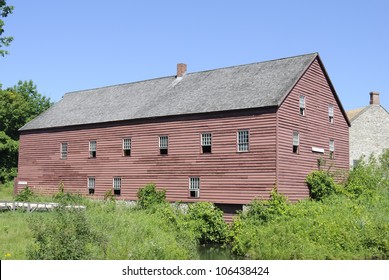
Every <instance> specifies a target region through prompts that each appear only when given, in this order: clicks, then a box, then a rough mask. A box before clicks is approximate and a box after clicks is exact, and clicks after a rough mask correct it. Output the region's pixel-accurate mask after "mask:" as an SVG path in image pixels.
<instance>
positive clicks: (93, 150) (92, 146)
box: [89, 140, 97, 158]
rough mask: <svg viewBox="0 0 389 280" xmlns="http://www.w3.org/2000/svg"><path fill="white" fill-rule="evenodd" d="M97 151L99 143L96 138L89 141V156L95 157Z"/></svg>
mask: <svg viewBox="0 0 389 280" xmlns="http://www.w3.org/2000/svg"><path fill="white" fill-rule="evenodd" d="M96 151H97V144H96V141H95V140H92V141H89V158H95V157H96Z"/></svg>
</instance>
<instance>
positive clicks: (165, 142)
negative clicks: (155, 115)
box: [159, 135, 169, 155]
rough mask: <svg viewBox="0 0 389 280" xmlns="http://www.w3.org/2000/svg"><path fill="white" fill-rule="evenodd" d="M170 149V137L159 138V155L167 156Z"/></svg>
mask: <svg viewBox="0 0 389 280" xmlns="http://www.w3.org/2000/svg"><path fill="white" fill-rule="evenodd" d="M168 147H169V137H168V136H166V135H164V136H159V154H160V155H167V154H168Z"/></svg>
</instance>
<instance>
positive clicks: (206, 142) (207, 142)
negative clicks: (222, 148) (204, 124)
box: [201, 133, 212, 146]
mask: <svg viewBox="0 0 389 280" xmlns="http://www.w3.org/2000/svg"><path fill="white" fill-rule="evenodd" d="M211 145H212V134H211V133H203V134H201V146H211Z"/></svg>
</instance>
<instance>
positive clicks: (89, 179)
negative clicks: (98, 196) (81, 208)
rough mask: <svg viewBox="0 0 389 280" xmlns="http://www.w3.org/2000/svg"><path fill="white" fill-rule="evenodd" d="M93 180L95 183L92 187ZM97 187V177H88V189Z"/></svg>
mask: <svg viewBox="0 0 389 280" xmlns="http://www.w3.org/2000/svg"><path fill="white" fill-rule="evenodd" d="M91 180H92V181H93V185H91ZM95 187H96V178H95V177H88V189H93V190H94V189H95Z"/></svg>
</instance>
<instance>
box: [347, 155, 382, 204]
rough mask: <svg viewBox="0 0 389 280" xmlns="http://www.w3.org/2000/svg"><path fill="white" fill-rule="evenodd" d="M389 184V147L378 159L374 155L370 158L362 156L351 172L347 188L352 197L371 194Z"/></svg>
mask: <svg viewBox="0 0 389 280" xmlns="http://www.w3.org/2000/svg"><path fill="white" fill-rule="evenodd" d="M388 186H389V149H386V150H385V151H384V152H383V154H382V155H381V156H380V157H379V160H377V159H376V158H375V157H374V156H373V155H371V156H370V157H369V158H368V159H366V158H365V157H361V158H360V160H359V161H358V165H357V166H356V167H355V168H354V169H353V170H351V171H350V172H349V176H348V178H347V181H346V184H345V189H346V191H347V194H348V195H349V196H350V197H352V198H357V197H359V196H361V195H368V196H371V195H373V194H374V193H376V192H377V191H378V190H380V189H388Z"/></svg>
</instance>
